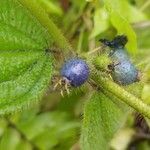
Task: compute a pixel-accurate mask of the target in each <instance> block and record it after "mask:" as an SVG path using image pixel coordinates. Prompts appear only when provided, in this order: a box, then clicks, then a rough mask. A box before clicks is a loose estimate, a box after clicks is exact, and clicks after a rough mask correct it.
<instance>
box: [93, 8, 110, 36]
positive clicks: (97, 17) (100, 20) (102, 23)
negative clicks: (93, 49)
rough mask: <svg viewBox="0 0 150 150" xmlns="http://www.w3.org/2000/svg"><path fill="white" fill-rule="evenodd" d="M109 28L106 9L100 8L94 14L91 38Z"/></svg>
mask: <svg viewBox="0 0 150 150" xmlns="http://www.w3.org/2000/svg"><path fill="white" fill-rule="evenodd" d="M108 28H109V18H108V14H107V11H106V9H102V8H99V9H97V10H96V11H95V14H94V28H93V30H92V33H91V36H90V38H93V37H95V36H97V35H99V34H100V33H102V32H104V31H106V30H107V29H108Z"/></svg>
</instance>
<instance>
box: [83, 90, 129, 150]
mask: <svg viewBox="0 0 150 150" xmlns="http://www.w3.org/2000/svg"><path fill="white" fill-rule="evenodd" d="M125 118H126V113H125V112H124V111H123V110H122V109H121V108H120V107H118V106H117V105H116V104H115V103H114V102H112V101H111V99H109V98H108V97H106V96H105V95H104V94H103V93H102V92H100V91H99V92H96V93H94V94H93V95H92V97H91V99H90V100H89V101H87V103H86V104H85V109H84V119H83V126H82V132H81V147H82V149H83V150H91V149H93V150H108V149H109V144H110V141H111V139H112V138H113V136H114V134H115V133H116V132H117V130H118V129H119V128H121V126H122V125H123V123H124V122H125Z"/></svg>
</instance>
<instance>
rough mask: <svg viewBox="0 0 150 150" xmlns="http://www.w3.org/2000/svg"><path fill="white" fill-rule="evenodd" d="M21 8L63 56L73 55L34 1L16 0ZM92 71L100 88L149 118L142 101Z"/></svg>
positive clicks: (69, 47) (58, 32) (149, 114)
mask: <svg viewBox="0 0 150 150" xmlns="http://www.w3.org/2000/svg"><path fill="white" fill-rule="evenodd" d="M18 1H19V2H20V3H21V4H22V5H23V6H25V7H26V8H27V9H28V10H29V11H30V12H31V13H32V14H33V15H34V16H35V17H36V18H37V19H38V20H39V22H40V23H41V24H42V25H43V27H45V28H46V29H47V31H48V32H49V34H50V35H51V36H52V37H53V39H54V41H55V43H56V45H57V46H58V47H59V48H61V49H62V50H63V52H64V54H65V55H68V54H70V53H71V54H73V49H72V47H71V46H70V44H69V42H68V41H67V40H66V38H65V37H64V36H63V34H62V33H61V31H60V30H59V29H58V28H57V27H56V26H55V24H54V23H53V21H52V20H50V18H49V16H48V14H47V13H46V12H45V11H44V10H43V9H42V8H41V7H40V6H39V5H38V3H37V1H36V0H18ZM93 72H96V70H95V71H92V75H91V78H92V79H93V80H94V81H95V82H96V83H97V84H98V86H100V87H102V88H103V89H104V90H106V91H108V92H110V93H112V94H114V95H115V96H116V97H118V98H119V99H120V100H121V101H123V102H125V103H126V104H128V105H129V106H131V107H132V108H134V109H135V110H137V111H138V112H140V113H141V114H143V115H145V116H147V117H148V118H150V107H149V106H148V105H147V104H145V103H143V102H142V100H140V99H138V98H136V97H135V96H134V95H132V94H130V93H128V92H127V91H126V90H124V89H123V88H121V87H120V86H119V85H117V84H115V83H114V82H112V81H111V80H109V79H107V78H104V77H102V76H100V75H98V74H95V73H93Z"/></svg>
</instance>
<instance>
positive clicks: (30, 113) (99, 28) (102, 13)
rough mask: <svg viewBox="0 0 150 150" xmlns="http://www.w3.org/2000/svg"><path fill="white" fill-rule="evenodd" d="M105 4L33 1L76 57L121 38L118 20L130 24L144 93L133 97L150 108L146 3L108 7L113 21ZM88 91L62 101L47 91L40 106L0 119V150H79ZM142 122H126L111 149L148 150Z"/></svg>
mask: <svg viewBox="0 0 150 150" xmlns="http://www.w3.org/2000/svg"><path fill="white" fill-rule="evenodd" d="M104 1H105V0H104ZM104 1H102V0H37V3H40V4H41V6H42V7H43V8H44V9H45V10H46V12H47V13H48V14H49V16H50V17H51V18H52V19H53V21H54V22H55V23H56V24H57V26H58V27H59V28H61V30H62V31H63V33H64V35H65V36H66V37H67V38H68V39H69V42H70V43H71V44H72V45H73V47H74V49H75V50H76V51H77V52H78V53H80V52H86V51H90V50H92V49H94V48H95V47H98V46H99V42H98V40H99V39H100V38H103V37H105V38H109V39H111V38H113V37H114V36H115V35H116V34H117V33H120V30H121V28H123V27H124V25H126V22H125V23H124V22H122V24H118V25H117V26H116V23H115V22H117V21H118V20H119V19H122V18H123V19H124V20H125V21H127V22H129V25H131V27H132V29H133V31H135V33H136V36H137V42H136V41H135V40H136V37H133V39H129V40H130V41H133V43H131V42H130V43H129V48H130V49H129V51H130V52H131V53H130V54H131V57H132V58H133V61H134V62H135V64H136V66H137V67H138V68H139V69H141V70H142V72H143V74H144V78H143V83H142V88H141V86H140V89H139V86H138V85H137V84H136V85H134V86H135V87H134V89H135V90H134V91H133V92H134V93H135V94H136V95H138V96H139V97H142V98H143V100H145V102H146V103H147V104H150V38H149V37H150V0H113V1H110V3H111V4H110V5H111V7H112V8H114V9H115V10H116V14H117V15H116V16H114V15H113V16H111V15H110V14H108V12H107V9H109V5H108V6H107V5H105V4H104ZM129 34H131V32H130V31H129ZM132 34H133V33H132ZM134 38H135V39H134ZM132 44H133V45H132ZM131 45H132V46H131ZM136 87H137V88H136ZM130 88H131V89H132V86H129V87H128V89H130ZM88 90H89V89H88V88H86V87H82V88H80V89H77V90H74V91H72V92H71V94H70V95H68V96H67V95H66V96H65V97H64V98H63V97H61V95H60V92H59V91H56V92H51V88H50V89H49V91H48V92H47V93H46V94H45V97H44V98H43V100H42V101H41V102H40V103H39V105H38V106H32V107H31V108H30V109H29V110H24V111H23V112H18V113H16V114H13V115H9V116H5V117H2V118H0V150H36V149H39V150H69V149H72V150H79V149H80V148H79V139H80V133H81V132H80V130H81V128H80V127H81V122H82V116H83V105H84V102H85V101H86V100H87V99H88V97H89V91H88ZM140 117H141V116H140V115H139V114H136V115H130V116H129V117H128V119H127V122H126V124H125V125H124V126H123V128H122V129H121V130H120V131H119V132H118V133H117V134H116V135H115V137H114V139H112V142H111V145H112V149H114V150H126V149H129V150H150V130H149V123H150V121H149V120H145V119H144V118H142V117H141V118H140ZM139 118H140V119H139ZM139 120H140V122H138V121H139Z"/></svg>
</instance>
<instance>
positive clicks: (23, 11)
mask: <svg viewBox="0 0 150 150" xmlns="http://www.w3.org/2000/svg"><path fill="white" fill-rule="evenodd" d="M51 39H52V38H51V36H50V34H49V33H48V32H47V29H46V28H45V27H43V26H42V25H41V23H40V21H39V20H38V19H37V18H36V17H35V16H34V15H33V14H32V13H31V12H30V11H29V10H28V9H27V8H26V7H25V6H23V5H22V4H21V3H20V2H19V1H18V0H0V114H5V113H10V112H13V111H16V110H20V109H23V108H26V107H28V106H29V105H30V104H34V103H35V102H37V101H38V100H39V99H41V98H42V96H43V95H44V93H45V90H46V89H47V87H48V84H49V83H50V79H51V74H52V57H51V56H50V54H48V53H46V52H45V50H46V49H47V48H49V47H50V46H51V44H52V41H53V40H51Z"/></svg>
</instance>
